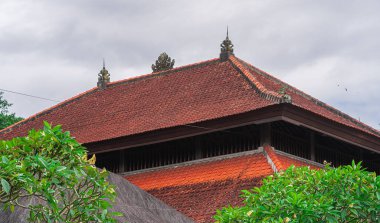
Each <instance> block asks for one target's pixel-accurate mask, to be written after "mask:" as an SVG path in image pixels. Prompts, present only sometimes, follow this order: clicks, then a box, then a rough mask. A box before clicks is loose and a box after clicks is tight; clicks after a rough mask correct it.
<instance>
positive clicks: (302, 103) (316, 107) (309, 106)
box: [236, 58, 380, 137]
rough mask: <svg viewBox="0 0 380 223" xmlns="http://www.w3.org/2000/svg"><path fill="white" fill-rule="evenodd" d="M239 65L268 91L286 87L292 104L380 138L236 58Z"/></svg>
mask: <svg viewBox="0 0 380 223" xmlns="http://www.w3.org/2000/svg"><path fill="white" fill-rule="evenodd" d="M236 61H237V63H240V64H242V67H244V68H243V69H245V70H246V71H245V72H247V73H250V74H251V75H252V76H254V77H255V78H256V82H258V83H260V84H261V85H262V86H263V87H264V88H265V89H267V91H271V92H279V90H280V89H281V88H283V87H286V94H288V95H290V96H291V98H292V104H293V105H295V106H298V107H301V108H303V109H306V110H308V111H311V112H313V113H316V114H318V115H321V116H323V117H326V118H328V119H330V120H333V121H335V122H338V123H340V124H343V125H346V126H349V127H352V128H356V129H359V130H361V131H364V132H367V133H369V134H372V135H375V136H377V137H379V135H380V132H379V131H378V130H376V129H374V128H372V127H370V126H368V125H366V124H364V123H362V122H360V121H359V120H356V119H354V118H352V117H350V116H349V115H347V114H345V113H343V112H341V111H339V110H337V109H335V108H333V107H331V106H329V105H327V104H325V103H323V102H321V101H319V100H318V99H316V98H314V97H312V96H310V95H308V94H306V93H304V92H302V91H300V90H299V89H297V88H294V87H292V86H290V85H288V84H287V83H285V82H283V81H281V80H279V79H277V78H275V77H273V76H272V75H270V74H268V73H266V72H265V71H262V70H260V69H258V68H256V67H254V66H253V65H251V64H249V63H247V62H245V61H242V60H240V59H237V58H236Z"/></svg>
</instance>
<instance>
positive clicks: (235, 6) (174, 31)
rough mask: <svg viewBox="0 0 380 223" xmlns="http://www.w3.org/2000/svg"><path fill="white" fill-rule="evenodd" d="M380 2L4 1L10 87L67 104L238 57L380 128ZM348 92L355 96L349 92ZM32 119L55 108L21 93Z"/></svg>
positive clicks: (0, 84)
mask: <svg viewBox="0 0 380 223" xmlns="http://www.w3.org/2000/svg"><path fill="white" fill-rule="evenodd" d="M379 10H380V1H375V0H374V1H359V0H358V1H349V0H344V1H343V0H341V1H338V0H337V1H332V0H328V1H312V0H303V1H290V0H289V1H283V0H278V1H253V0H250V1H211V0H208V1H180V0H176V1H174V0H173V1H144V0H139V1H136V0H134V1H127V0H103V1H99V0H75V1H74V0H65V1H62V0H60V1H58V0H57V1H54V0H45V1H42V0H41V1H40V0H33V1H30V0H25V1H22V0H17V1H14V0H1V1H0V63H1V66H0V72H1V81H0V89H6V90H12V91H18V92H23V93H27V94H32V95H36V96H40V97H46V98H51V99H56V100H59V101H62V100H64V99H67V98H69V97H72V96H74V95H76V94H78V93H80V92H82V91H85V90H87V89H90V88H92V87H94V86H96V82H97V74H98V72H99V70H100V69H101V66H102V65H101V64H102V58H103V57H104V58H105V59H106V66H107V68H108V70H109V71H110V73H111V80H112V81H115V80H121V79H124V78H128V77H132V76H137V75H141V74H146V73H150V72H151V68H150V66H151V64H152V63H153V62H154V61H155V60H156V58H157V57H158V55H159V54H160V53H161V52H163V51H166V52H167V53H168V54H169V56H171V57H172V58H175V60H176V64H175V66H181V65H185V64H190V63H195V62H199V61H202V60H207V59H211V58H215V57H218V56H219V51H220V49H219V44H220V43H221V41H222V40H223V39H224V38H225V32H226V26H227V25H228V26H229V29H230V38H231V40H232V41H233V43H234V45H235V55H236V56H237V57H239V58H241V59H243V60H245V61H247V62H249V63H251V64H253V65H255V66H256V67H259V68H261V69H263V70H265V71H267V72H269V73H271V74H272V75H274V76H276V77H278V78H280V79H282V80H284V81H286V82H288V83H289V84H291V85H293V86H295V87H297V88H299V89H301V90H303V91H305V92H306V93H308V94H311V95H312V96H314V97H316V98H318V99H320V100H322V101H324V102H326V103H328V104H330V105H332V106H334V107H336V108H338V109H340V110H342V111H344V112H346V113H348V114H349V115H351V116H353V117H354V118H358V119H359V118H360V120H361V121H363V122H365V123H367V124H369V125H371V126H373V127H375V128H377V129H379V128H380V103H379V101H380V92H379V90H380V87H379V86H380V85H379V83H380V38H379V34H380V13H379ZM346 89H347V91H346ZM4 97H5V98H6V99H7V100H8V101H10V102H12V103H13V107H12V111H13V112H16V114H17V115H19V116H22V117H28V116H30V115H32V114H34V113H36V112H39V111H41V110H42V109H46V108H48V107H50V106H52V105H54V104H56V103H55V102H49V101H44V100H40V99H35V98H28V97H25V96H20V95H16V94H11V93H4Z"/></svg>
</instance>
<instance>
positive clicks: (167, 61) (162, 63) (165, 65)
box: [152, 52, 175, 72]
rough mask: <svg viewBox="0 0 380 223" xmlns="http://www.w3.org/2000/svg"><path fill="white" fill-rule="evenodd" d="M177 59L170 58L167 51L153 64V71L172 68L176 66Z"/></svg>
mask: <svg viewBox="0 0 380 223" xmlns="http://www.w3.org/2000/svg"><path fill="white" fill-rule="evenodd" d="M174 63H175V60H174V59H173V60H172V58H170V57H169V56H168V55H167V54H166V53H165V52H163V53H161V54H160V56H159V57H158V59H157V60H156V64H152V70H153V72H159V71H164V70H169V69H172V68H173V66H174Z"/></svg>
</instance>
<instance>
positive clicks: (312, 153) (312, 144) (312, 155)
mask: <svg viewBox="0 0 380 223" xmlns="http://www.w3.org/2000/svg"><path fill="white" fill-rule="evenodd" d="M310 160H312V161H315V133H314V132H313V131H311V132H310Z"/></svg>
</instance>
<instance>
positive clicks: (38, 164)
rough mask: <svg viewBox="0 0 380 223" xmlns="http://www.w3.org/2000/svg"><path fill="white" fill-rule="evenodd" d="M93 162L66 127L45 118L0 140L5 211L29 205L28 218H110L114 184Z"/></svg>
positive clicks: (0, 194) (0, 197) (0, 199)
mask: <svg viewBox="0 0 380 223" xmlns="http://www.w3.org/2000/svg"><path fill="white" fill-rule="evenodd" d="M94 162H95V157H93V158H92V159H90V160H87V153H86V150H85V149H84V147H82V146H81V145H80V144H79V143H78V142H77V141H76V140H75V139H73V138H72V137H71V136H70V133H69V132H62V130H61V127H60V126H56V127H54V128H52V127H51V126H50V125H49V124H48V123H45V124H44V129H43V130H42V131H35V130H32V131H30V132H29V134H28V136H27V137H20V138H14V139H13V140H10V141H0V183H1V184H0V186H1V190H0V202H1V203H3V206H4V208H9V209H10V210H11V211H14V209H15V207H22V208H27V209H29V210H30V212H29V213H30V215H29V221H31V222H115V220H114V219H113V218H112V216H113V215H114V213H110V212H109V211H108V209H109V208H110V207H111V204H110V201H111V200H113V199H114V198H115V196H116V194H115V191H114V187H113V186H112V185H110V184H109V183H108V182H107V181H106V180H107V176H108V173H107V172H106V171H105V170H103V171H100V170H98V169H97V168H96V167H95V166H94V165H93V164H94ZM31 199H33V200H34V201H33V202H25V201H30V200H31ZM25 203H31V204H30V205H29V206H27V205H24V204H25Z"/></svg>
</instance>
